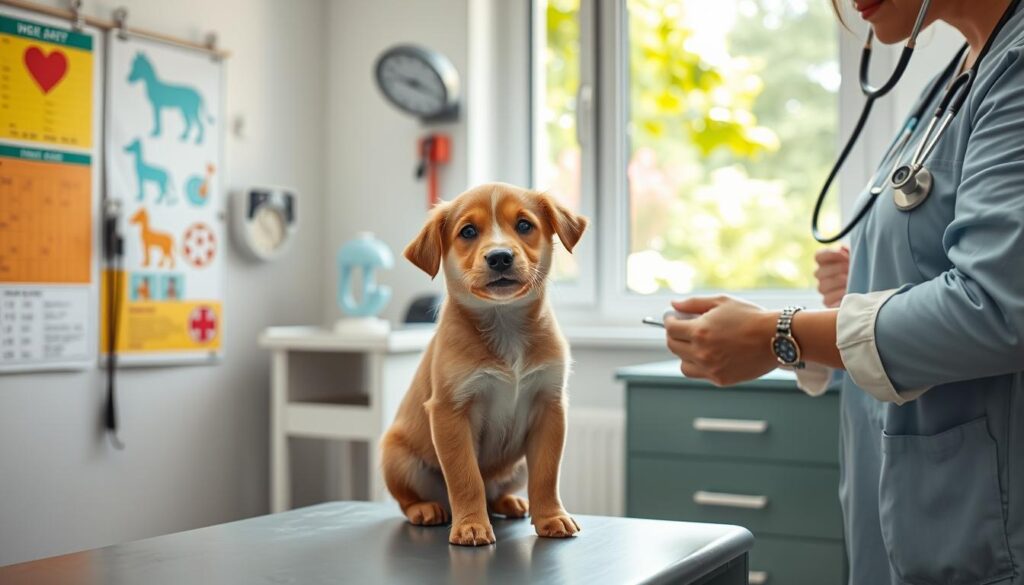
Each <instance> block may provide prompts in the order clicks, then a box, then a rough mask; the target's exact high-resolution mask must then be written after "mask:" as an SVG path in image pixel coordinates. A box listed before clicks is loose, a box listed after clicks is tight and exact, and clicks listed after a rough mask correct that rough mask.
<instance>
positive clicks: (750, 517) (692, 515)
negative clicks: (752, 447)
mask: <svg viewBox="0 0 1024 585" xmlns="http://www.w3.org/2000/svg"><path fill="white" fill-rule="evenodd" d="M628 468H629V469H628V471H627V476H628V483H627V490H626V492H627V493H626V506H627V507H626V513H627V515H629V516H637V517H641V518H660V519H665V520H685V521H690V522H712V523H718V524H738V525H740V526H743V527H745V528H747V529H749V530H750V531H751V532H753V533H755V534H759V533H769V534H775V535H789V536H806V537H815V538H834V539H841V538H842V515H841V513H840V510H839V495H838V486H839V471H838V470H837V469H835V468H831V467H802V466H797V465H780V464H771V463H737V462H734V461H704V460H696V459H682V458H679V459H675V458H668V457H660V456H638V455H635V454H634V455H630V457H629V462H628Z"/></svg>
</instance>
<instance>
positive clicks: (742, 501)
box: [693, 490, 768, 510]
mask: <svg viewBox="0 0 1024 585" xmlns="http://www.w3.org/2000/svg"><path fill="white" fill-rule="evenodd" d="M693 501H694V503H696V504H698V505H701V506H722V507H725V508H743V509H746V510H763V509H764V508H766V507H767V506H768V496H745V495H742V494H724V493H720V492H706V491H704V490H699V491H696V492H693Z"/></svg>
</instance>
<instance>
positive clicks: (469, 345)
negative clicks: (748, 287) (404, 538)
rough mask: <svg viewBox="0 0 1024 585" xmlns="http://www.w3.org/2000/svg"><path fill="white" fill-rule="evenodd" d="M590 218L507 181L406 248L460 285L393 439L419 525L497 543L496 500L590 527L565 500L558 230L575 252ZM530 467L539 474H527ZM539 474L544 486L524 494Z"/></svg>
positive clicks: (545, 519)
mask: <svg viewBox="0 0 1024 585" xmlns="http://www.w3.org/2000/svg"><path fill="white" fill-rule="evenodd" d="M586 225H587V220H586V219H585V218H583V217H581V216H578V215H576V214H574V213H572V212H571V211H569V210H568V209H566V208H564V207H562V206H561V205H559V204H557V203H556V202H555V200H554V199H552V198H551V197H549V196H547V195H543V194H540V193H534V192H531V191H527V190H525V189H520V188H518V187H513V186H511V185H506V184H501V183H493V184H487V185H482V186H480V187H477V188H475V189H471V190H470V191H467V192H466V193H463V194H462V195H460V196H458V197H457V198H455V199H454V200H453V201H451V202H448V203H441V204H440V205H438V206H437V207H435V208H434V209H433V211H431V213H430V217H429V218H428V220H427V224H426V226H424V228H423V231H421V232H420V234H419V235H418V236H417V237H416V239H415V240H413V242H412V243H411V244H409V246H408V247H407V248H406V249H405V257H406V258H408V259H409V260H410V261H412V263H413V264H415V265H416V266H418V267H420V268H421V269H423V271H425V272H426V273H427V274H429V275H430V276H431V277H434V276H436V275H437V273H438V271H439V270H440V269H441V267H442V265H443V267H444V275H445V282H446V284H447V288H448V298H447V300H446V301H445V305H444V307H443V309H442V310H441V316H440V322H439V324H438V328H437V334H436V335H435V336H434V339H433V340H432V341H431V342H430V345H429V346H428V347H427V351H426V354H425V355H424V356H423V361H422V362H421V363H420V367H419V370H418V371H417V372H416V377H415V379H414V380H413V383H412V386H411V387H410V388H409V391H408V393H407V394H406V395H405V399H404V400H403V401H402V404H401V406H400V407H399V410H398V413H397V415H396V417H395V422H394V424H393V425H392V426H391V428H390V429H389V430H388V432H387V433H386V434H385V436H384V439H383V442H382V450H383V452H382V465H383V468H384V479H385V482H386V483H387V486H388V490H390V492H391V495H392V496H394V497H395V499H396V500H398V503H399V505H400V506H401V507H402V511H403V512H404V513H405V515H406V517H407V518H408V519H409V522H411V523H413V524H422V525H435V524H444V523H447V522H448V520H449V514H450V515H451V516H450V517H451V521H452V529H451V534H450V536H449V541H450V542H451V543H453V544H462V545H484V544H491V543H493V542H494V531H493V530H492V529H491V523H490V520H489V518H488V510H490V511H493V512H495V513H497V514H502V515H505V516H508V517H514V518H522V517H524V516H526V514H527V511H529V512H530V513H531V516H532V518H533V524H534V526H535V529H536V531H537V534H538V535H540V536H551V537H566V536H572V535H574V534H576V533H577V532H579V530H580V527H579V525H578V524H577V523H576V521H575V520H573V519H572V517H570V516H569V514H568V513H567V512H566V511H565V508H563V507H562V501H561V499H560V498H559V495H558V468H559V464H560V463H561V458H562V448H563V446H564V444H565V413H566V411H565V409H566V396H565V388H566V381H567V378H568V373H569V347H568V344H567V343H566V342H565V339H564V338H563V337H562V334H561V332H560V331H559V329H558V324H557V323H556V322H555V319H554V315H553V314H552V312H551V309H550V307H549V306H548V303H547V299H546V296H545V285H546V280H547V275H548V271H549V269H550V267H551V254H552V245H553V244H552V237H553V236H554V235H557V236H558V238H559V240H561V242H562V245H564V246H565V247H566V249H568V250H569V251H572V248H573V246H575V245H576V242H577V241H579V239H580V236H581V235H582V234H583V230H584V229H585V228H586ZM527 477H528V478H529V479H528V485H527ZM524 485H527V493H528V495H529V498H530V503H529V504H528V503H527V501H526V500H524V499H523V498H520V497H518V496H515V495H514V494H515V492H516V491H518V490H520V489H522V488H523V486H524Z"/></svg>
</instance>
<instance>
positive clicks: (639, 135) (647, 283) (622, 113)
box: [533, 0, 840, 305]
mask: <svg viewBox="0 0 1024 585" xmlns="http://www.w3.org/2000/svg"><path fill="white" fill-rule="evenodd" d="M597 10H607V12H601V13H600V14H598V15H597V17H596V18H595V17H593V16H592V15H590V13H591V12H593V11H597ZM598 22H601V23H609V22H610V23H612V24H611V25H610V26H609V25H607V24H602V26H601V27H600V28H598V27H596V26H594V23H598ZM837 31H838V27H837V23H836V18H835V16H834V15H833V14H832V12H831V5H830V3H829V2H827V1H825V0H720V1H716V2H707V1H704V0H619V1H618V4H616V3H614V2H597V1H595V0H536V1H535V18H534V95H533V103H534V105H533V116H534V137H533V138H534V140H533V149H534V151H533V154H534V156H533V160H534V181H535V185H536V186H538V187H542V188H548V189H550V190H551V191H552V192H553V193H555V194H556V195H559V196H560V197H562V198H563V201H565V202H566V203H567V204H569V205H571V206H574V207H576V208H577V209H581V208H586V207H587V206H588V201H593V203H592V204H591V205H592V208H593V209H595V210H596V211H597V212H598V213H600V217H599V218H597V219H598V221H597V222H595V224H596V225H597V226H599V227H598V230H599V231H598V232H597V237H595V236H594V234H593V233H592V234H590V236H591V241H590V244H591V246H590V248H588V250H589V251H590V252H591V253H592V254H594V255H596V256H597V261H596V262H594V263H593V267H594V268H595V269H600V272H601V274H598V270H594V271H593V272H590V271H588V270H587V269H586V268H583V269H581V268H580V266H579V265H578V264H573V263H572V261H571V260H567V259H565V258H562V259H560V260H559V263H558V265H557V267H556V271H555V278H556V280H557V281H561V282H563V283H564V282H569V283H572V284H574V285H580V284H581V283H582V284H585V283H586V282H587V281H588V280H589V281H591V282H600V283H601V286H597V285H595V286H596V288H598V289H599V293H600V295H603V296H604V297H605V298H606V300H607V299H625V300H628V299H636V298H642V297H645V296H646V297H655V298H658V299H659V300H660V302H661V303H662V305H663V303H664V296H665V295H668V294H675V295H676V296H678V294H685V293H694V292H709V291H723V290H724V291H729V292H736V293H740V294H747V295H751V296H757V295H758V294H764V293H765V292H766V291H788V292H789V293H794V292H796V291H800V292H806V291H809V290H810V288H811V287H812V285H813V275H812V272H813V266H814V263H813V253H814V250H815V249H817V244H816V243H815V242H814V240H813V239H812V238H811V237H810V233H809V227H808V226H809V218H810V212H811V209H812V207H813V204H814V198H815V196H816V195H817V191H818V188H819V185H820V181H821V180H822V179H823V178H824V176H825V174H826V173H827V171H828V168H829V166H830V165H831V163H832V160H833V158H834V155H835V152H836V144H837V140H838V136H837V135H838V127H839V114H838V92H839V89H840V68H839V55H838V41H837V35H838V32H837ZM588 35H593V38H594V41H593V42H590V43H588V41H587V39H588ZM594 46H596V47H598V49H597V50H596V51H595V50H593V48H592V47H594ZM616 68H618V69H616ZM616 71H618V72H619V79H620V80H622V81H621V82H620V85H622V86H624V88H623V89H622V90H621V91H616V90H614V89H613V90H611V91H605V92H603V93H602V92H600V91H599V92H597V94H596V97H595V104H594V105H593V108H589V109H588V107H587V106H588V105H589V104H588V102H587V101H586V98H587V97H588V96H589V91H588V90H589V88H590V87H604V88H608V87H609V85H607V82H606V80H605V81H602V76H604V78H608V77H611V76H614V75H616ZM595 82H600V85H596V83H595ZM589 83H595V85H593V86H590V85H589ZM612 87H613V88H614V86H612ZM581 88H583V90H582V91H581ZM602 100H605V101H607V100H612V101H615V100H618V101H621V102H622V103H617V104H610V105H609V104H607V103H597V102H600V101H602ZM590 109H592V110H593V112H594V113H593V116H594V118H593V120H594V121H593V124H594V129H593V131H590V130H589V129H588V127H587V125H588V124H590V119H589V118H588V116H589V115H590V114H591V113H592V112H590ZM616 117H618V118H621V119H616ZM590 137H595V138H596V140H591V139H590ZM616 153H621V154H618V155H617V154H616ZM596 160H601V161H602V163H603V164H613V165H617V166H619V167H621V168H620V169H619V170H620V171H621V176H622V177H623V181H622V182H621V184H619V185H616V184H615V181H598V180H597V177H598V176H601V177H604V176H605V175H604V174H603V172H604V171H603V170H602V169H601V168H599V166H600V165H598V164H595V163H592V162H589V161H596ZM588 185H592V186H593V187H591V188H588ZM598 185H600V187H598ZM624 198H625V201H624V200H623V199H624ZM833 200H834V199H833ZM826 211H827V213H826V214H825V217H823V226H828V227H827V228H826V229H832V228H834V227H838V217H839V212H838V205H833V206H832V207H831V208H829V209H827V210H826ZM609 238H610V239H611V240H610V241H609ZM594 240H601V241H602V242H603V243H602V244H601V245H595V244H594ZM583 260H584V259H581V262H582V261H583Z"/></svg>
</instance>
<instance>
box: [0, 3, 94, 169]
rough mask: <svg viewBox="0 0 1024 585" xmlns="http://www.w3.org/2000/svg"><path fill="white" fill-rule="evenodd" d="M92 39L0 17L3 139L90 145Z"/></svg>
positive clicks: (0, 137)
mask: <svg viewBox="0 0 1024 585" xmlns="http://www.w3.org/2000/svg"><path fill="white" fill-rule="evenodd" d="M92 42H93V39H92V37H91V36H89V35H85V34H81V33H77V32H74V31H69V30H64V29H60V28H53V27H48V26H44V25H41V24H38V23H34V22H29V21H25V20H20V19H17V18H11V17H7V16H0V139H2V138H7V139H12V140H24V141H31V142H45V143H49V144H52V145H56V146H66V147H72V148H82V149H88V148H91V146H92V113H93V102H92V100H93V75H92V68H93V54H92Z"/></svg>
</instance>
